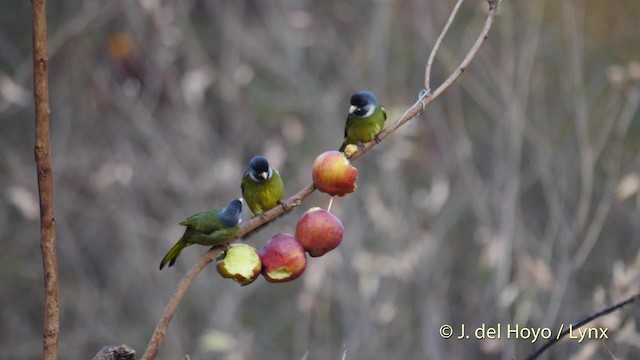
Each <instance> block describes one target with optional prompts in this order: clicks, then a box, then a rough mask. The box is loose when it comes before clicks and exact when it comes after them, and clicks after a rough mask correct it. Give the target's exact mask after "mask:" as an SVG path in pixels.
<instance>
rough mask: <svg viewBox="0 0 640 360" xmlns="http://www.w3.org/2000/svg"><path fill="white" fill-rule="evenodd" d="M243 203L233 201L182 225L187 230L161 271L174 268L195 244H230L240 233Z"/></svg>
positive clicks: (162, 265) (199, 214)
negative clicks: (183, 251) (182, 253)
mask: <svg viewBox="0 0 640 360" xmlns="http://www.w3.org/2000/svg"><path fill="white" fill-rule="evenodd" d="M241 221H242V201H241V200H240V199H236V200H233V201H231V202H230V203H229V205H227V207H226V208H221V209H213V210H209V211H203V212H201V213H197V214H195V215H193V216H191V217H189V218H188V219H187V220H185V221H183V222H181V223H180V225H184V226H186V227H187V229H186V230H185V231H184V235H182V237H181V238H180V240H179V241H178V242H177V243H176V244H175V245H174V246H173V247H172V248H171V250H169V252H168V253H167V255H165V256H164V258H163V259H162V262H160V270H162V268H163V267H164V266H165V265H166V264H167V263H169V267H171V266H173V264H174V263H175V262H176V259H177V258H178V255H180V252H181V251H182V249H184V248H185V247H187V246H190V245H193V244H199V245H207V246H218V245H224V244H228V243H229V242H230V241H231V240H233V239H234V238H235V237H236V236H237V235H238V232H239V231H240V222H241Z"/></svg>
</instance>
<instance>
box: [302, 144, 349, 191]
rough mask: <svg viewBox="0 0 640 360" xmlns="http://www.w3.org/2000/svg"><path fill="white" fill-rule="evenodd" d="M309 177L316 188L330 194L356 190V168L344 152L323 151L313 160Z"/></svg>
mask: <svg viewBox="0 0 640 360" xmlns="http://www.w3.org/2000/svg"><path fill="white" fill-rule="evenodd" d="M311 177H312V179H313V184H314V185H315V187H316V189H318V190H320V191H322V192H324V193H327V194H329V195H331V196H335V195H337V196H345V195H346V194H350V193H352V192H354V191H355V190H356V180H357V179H358V169H356V168H355V167H354V166H353V165H351V162H350V161H349V159H347V157H346V156H345V154H344V153H342V152H340V151H325V152H324V153H322V154H320V156H318V157H317V158H316V160H315V161H314V162H313V168H312V173H311Z"/></svg>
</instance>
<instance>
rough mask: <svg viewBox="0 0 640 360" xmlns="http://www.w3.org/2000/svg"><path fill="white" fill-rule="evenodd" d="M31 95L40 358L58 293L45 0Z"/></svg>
mask: <svg viewBox="0 0 640 360" xmlns="http://www.w3.org/2000/svg"><path fill="white" fill-rule="evenodd" d="M32 16H33V95H34V103H35V114H36V132H35V137H36V139H35V150H34V152H35V159H36V168H37V171H38V192H39V195H40V239H41V240H40V247H41V250H42V265H43V268H44V288H45V299H44V334H43V354H42V358H43V359H48V360H54V359H57V357H58V338H59V335H60V307H59V302H60V291H59V286H58V260H57V255H56V226H55V216H54V215H55V214H54V207H53V167H52V165H51V146H50V143H49V115H50V112H51V110H50V108H49V88H48V83H47V82H48V80H47V79H48V70H47V17H46V0H33V13H32Z"/></svg>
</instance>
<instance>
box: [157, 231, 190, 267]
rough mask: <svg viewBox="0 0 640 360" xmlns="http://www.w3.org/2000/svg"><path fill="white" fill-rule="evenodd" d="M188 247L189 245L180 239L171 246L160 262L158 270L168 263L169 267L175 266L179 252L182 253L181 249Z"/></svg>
mask: <svg viewBox="0 0 640 360" xmlns="http://www.w3.org/2000/svg"><path fill="white" fill-rule="evenodd" d="M189 245H191V244H189V243H188V242H186V241H184V240H182V239H180V241H178V242H177V243H176V244H175V245H173V247H172V248H171V250H169V252H168V253H167V255H165V256H164V257H163V258H162V261H161V262H160V270H162V268H163V267H164V266H165V265H167V263H169V267H171V266H173V264H175V262H176V259H177V258H178V255H180V251H182V249H184V248H185V247H187V246H189Z"/></svg>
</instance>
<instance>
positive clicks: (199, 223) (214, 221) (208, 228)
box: [180, 209, 221, 234]
mask: <svg viewBox="0 0 640 360" xmlns="http://www.w3.org/2000/svg"><path fill="white" fill-rule="evenodd" d="M220 211H221V209H216V210H209V211H203V212H201V213H197V214H195V215H192V216H190V217H189V218H188V219H187V220H185V221H183V222H181V223H180V225H184V226H186V227H188V228H190V229H193V230H195V231H197V232H200V233H203V234H209V233H211V232H213V231H216V230H218V229H219V228H220V219H219V218H218V214H219V213H220Z"/></svg>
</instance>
